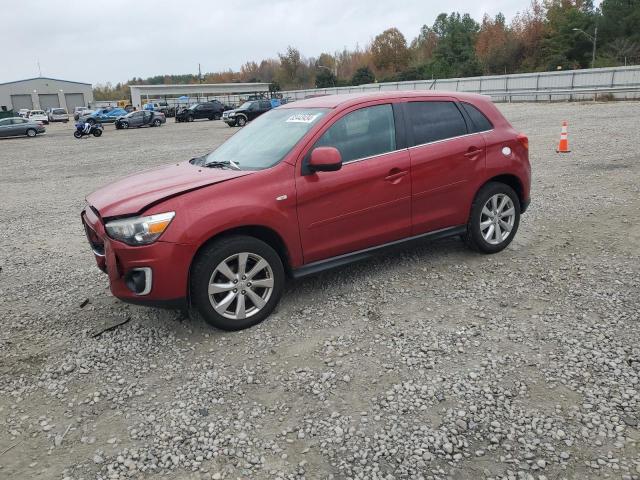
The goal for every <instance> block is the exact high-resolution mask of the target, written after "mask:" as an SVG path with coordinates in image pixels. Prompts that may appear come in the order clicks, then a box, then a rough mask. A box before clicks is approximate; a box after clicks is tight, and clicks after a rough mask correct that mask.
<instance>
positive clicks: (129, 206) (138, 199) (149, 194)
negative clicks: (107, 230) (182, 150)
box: [87, 162, 255, 218]
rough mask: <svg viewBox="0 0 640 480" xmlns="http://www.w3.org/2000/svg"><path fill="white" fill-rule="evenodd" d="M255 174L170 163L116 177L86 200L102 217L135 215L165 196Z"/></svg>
mask: <svg viewBox="0 0 640 480" xmlns="http://www.w3.org/2000/svg"><path fill="white" fill-rule="evenodd" d="M252 173H255V172H254V171H242V170H227V169H224V170H223V169H221V168H207V167H198V166H195V165H192V164H190V163H189V162H183V163H179V164H177V165H176V164H171V165H167V166H164V167H159V168H154V169H151V170H145V171H143V172H140V173H136V174H133V175H129V176H128V177H124V178H123V179H121V180H117V181H116V182H114V183H111V184H109V185H107V186H105V187H102V188H101V189H99V190H96V191H95V192H93V193H92V194H90V195H88V196H87V202H89V204H90V205H91V206H93V207H95V208H96V209H97V210H98V212H100V215H101V216H102V217H103V218H108V217H115V216H121V215H135V214H137V213H140V212H141V211H142V210H144V209H145V207H147V206H149V205H151V204H153V203H157V202H159V201H160V200H163V199H165V198H168V197H173V196H175V195H178V194H181V193H185V192H188V191H190V190H195V189H198V188H202V187H205V186H207V185H213V184H215V183H220V182H224V181H226V180H230V179H232V178H236V177H242V176H245V175H250V174H252Z"/></svg>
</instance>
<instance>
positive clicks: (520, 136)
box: [516, 133, 529, 150]
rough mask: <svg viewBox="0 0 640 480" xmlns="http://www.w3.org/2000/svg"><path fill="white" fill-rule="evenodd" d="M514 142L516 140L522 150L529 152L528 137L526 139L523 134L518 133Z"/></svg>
mask: <svg viewBox="0 0 640 480" xmlns="http://www.w3.org/2000/svg"><path fill="white" fill-rule="evenodd" d="M516 140H518V141H519V142H520V143H521V144H522V146H523V147H524V148H526V149H527V150H529V137H527V136H526V135H525V134H524V133H519V134H518V136H517V137H516Z"/></svg>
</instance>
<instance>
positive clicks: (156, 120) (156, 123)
mask: <svg viewBox="0 0 640 480" xmlns="http://www.w3.org/2000/svg"><path fill="white" fill-rule="evenodd" d="M160 125H162V121H161V120H160V119H159V118H156V119H155V120H154V121H153V126H154V127H159V126H160Z"/></svg>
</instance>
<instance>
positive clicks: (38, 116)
mask: <svg viewBox="0 0 640 480" xmlns="http://www.w3.org/2000/svg"><path fill="white" fill-rule="evenodd" d="M27 118H28V119H29V120H33V121H34V122H42V123H44V124H45V125H48V124H49V117H48V116H47V114H46V113H44V110H29V113H27Z"/></svg>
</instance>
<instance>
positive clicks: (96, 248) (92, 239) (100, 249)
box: [82, 218, 104, 256]
mask: <svg viewBox="0 0 640 480" xmlns="http://www.w3.org/2000/svg"><path fill="white" fill-rule="evenodd" d="M83 220H84V218H83ZM82 223H84V232H85V233H86V234H87V240H89V245H91V250H93V253H95V254H96V255H100V256H104V242H103V241H102V239H101V238H100V237H99V236H98V234H97V233H96V232H95V230H93V228H91V227H90V226H89V225H87V222H86V221H83V222H82Z"/></svg>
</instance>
